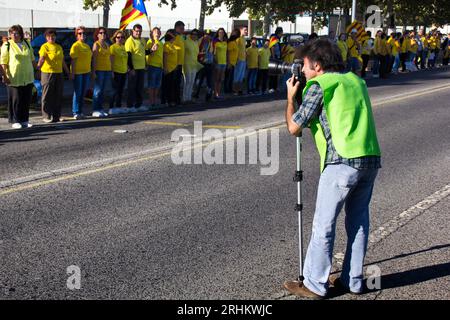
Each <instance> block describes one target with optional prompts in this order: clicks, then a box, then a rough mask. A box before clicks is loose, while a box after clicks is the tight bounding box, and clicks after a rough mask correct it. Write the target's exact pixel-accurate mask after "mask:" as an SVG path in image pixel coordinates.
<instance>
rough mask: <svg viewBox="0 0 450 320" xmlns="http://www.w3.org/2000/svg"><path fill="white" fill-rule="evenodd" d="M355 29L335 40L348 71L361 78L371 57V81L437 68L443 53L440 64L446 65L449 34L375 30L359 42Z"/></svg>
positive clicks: (363, 76) (449, 45)
mask: <svg viewBox="0 0 450 320" xmlns="http://www.w3.org/2000/svg"><path fill="white" fill-rule="evenodd" d="M357 35H358V30H356V29H352V30H351V32H350V34H346V33H341V34H340V35H339V38H338V39H337V40H335V41H336V44H337V45H338V47H339V49H340V51H341V55H342V59H343V60H344V61H346V62H347V70H348V71H353V72H354V73H356V74H358V75H360V76H361V77H362V78H365V77H366V75H367V74H366V70H367V67H368V63H369V61H370V58H371V57H373V66H372V74H373V77H374V78H387V77H388V75H389V74H391V73H393V74H397V73H398V72H414V71H418V70H423V69H428V68H430V69H431V68H434V67H436V61H437V58H438V57H439V55H440V54H442V58H443V60H442V64H443V65H448V62H449V58H450V43H449V40H448V39H449V38H450V33H449V35H448V36H447V37H446V38H444V37H443V35H442V34H441V33H440V32H439V31H437V30H433V31H431V32H429V33H425V31H424V30H423V29H421V30H420V31H419V32H418V33H416V32H414V31H405V32H403V33H401V32H392V33H391V34H390V36H387V35H386V33H385V32H383V31H382V30H379V31H377V33H376V35H375V38H372V37H371V36H372V34H371V32H370V31H367V35H368V37H365V39H364V40H359V39H358V37H357Z"/></svg>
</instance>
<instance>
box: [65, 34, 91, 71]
mask: <svg viewBox="0 0 450 320" xmlns="http://www.w3.org/2000/svg"><path fill="white" fill-rule="evenodd" d="M70 57H71V58H72V59H76V62H75V70H73V73H74V74H84V73H89V72H91V61H92V51H91V47H89V45H87V44H86V43H84V42H81V41H77V42H75V43H74V44H73V45H72V47H71V48H70Z"/></svg>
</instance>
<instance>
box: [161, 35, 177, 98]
mask: <svg viewBox="0 0 450 320" xmlns="http://www.w3.org/2000/svg"><path fill="white" fill-rule="evenodd" d="M175 37H176V32H175V29H169V30H167V32H166V35H165V36H164V48H163V70H164V75H163V81H162V100H161V103H162V104H166V103H167V104H168V105H169V107H175V106H176V105H177V97H176V95H177V93H176V92H175V90H174V88H175V86H176V81H177V74H176V72H177V66H178V52H177V48H176V46H175Z"/></svg>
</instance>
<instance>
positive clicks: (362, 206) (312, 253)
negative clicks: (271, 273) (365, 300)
mask: <svg viewBox="0 0 450 320" xmlns="http://www.w3.org/2000/svg"><path fill="white" fill-rule="evenodd" d="M301 57H302V58H303V60H304V65H303V68H302V71H303V73H304V75H305V77H306V80H307V83H306V87H305V89H304V91H303V102H302V103H301V105H300V106H299V108H298V111H297V112H295V110H294V104H295V103H296V95H297V91H298V90H299V87H300V83H299V82H298V81H297V82H295V78H294V76H293V77H292V78H290V79H289V80H288V81H287V82H286V84H287V89H288V94H287V98H288V101H287V109H286V123H287V128H288V130H289V132H290V133H291V134H292V135H299V134H300V133H301V131H302V130H303V129H304V128H306V127H309V128H310V129H311V133H312V135H313V137H314V140H315V142H316V146H317V149H318V151H319V154H320V159H321V176H320V181H319V186H318V191H317V202H316V210H315V214H314V221H313V227H312V234H311V240H310V244H309V247H308V250H307V254H306V258H305V265H304V269H303V275H304V281H302V282H299V281H287V282H285V283H284V287H285V288H286V289H287V290H289V292H291V293H292V294H295V295H298V296H302V297H308V298H316V299H320V298H323V297H325V296H326V294H327V290H328V287H329V285H330V284H331V285H334V286H335V287H340V288H341V289H344V290H345V291H350V292H351V293H354V294H359V293H362V292H363V289H364V287H363V277H364V276H363V265H364V262H363V261H364V256H365V253H366V248H367V241H368V236H369V203H370V199H371V196H372V190H373V186H374V181H375V178H376V176H377V172H378V169H379V168H380V167H381V161H380V148H379V146H378V141H377V136H376V130H375V123H374V119H373V115H372V110H371V103H370V98H369V94H368V91H367V87H366V85H365V82H364V81H363V80H361V79H360V78H359V77H358V76H356V75H355V74H354V73H352V72H349V73H341V72H342V71H343V70H344V64H343V61H342V57H341V54H340V51H339V48H338V47H337V45H335V44H333V43H331V42H330V41H329V40H327V39H318V40H315V41H312V42H310V43H308V44H306V45H305V46H304V47H303V48H302V51H301ZM299 94H300V92H299ZM344 205H345V211H346V217H345V227H346V231H347V250H346V253H345V259H344V263H343V267H342V274H341V276H340V278H336V279H331V278H330V279H329V274H330V271H331V266H332V257H333V246H334V239H335V227H336V219H337V217H338V214H339V212H340V211H341V209H342V208H343V207H344Z"/></svg>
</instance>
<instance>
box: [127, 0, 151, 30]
mask: <svg viewBox="0 0 450 320" xmlns="http://www.w3.org/2000/svg"><path fill="white" fill-rule="evenodd" d="M144 16H145V17H147V10H146V9H145V5H144V0H127V2H126V3H125V8H123V10H122V18H121V19H120V30H124V29H125V28H126V27H127V26H128V24H130V23H131V22H133V21H134V20H137V19H140V18H142V17H144Z"/></svg>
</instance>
